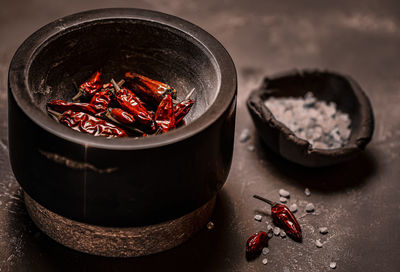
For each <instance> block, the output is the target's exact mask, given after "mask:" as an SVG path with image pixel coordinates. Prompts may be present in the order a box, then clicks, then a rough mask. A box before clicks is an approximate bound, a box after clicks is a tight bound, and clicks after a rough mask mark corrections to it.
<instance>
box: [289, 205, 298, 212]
mask: <svg viewBox="0 0 400 272" xmlns="http://www.w3.org/2000/svg"><path fill="white" fill-rule="evenodd" d="M289 210H290V211H291V212H292V213H295V212H297V205H296V204H292V205H290V207H289Z"/></svg>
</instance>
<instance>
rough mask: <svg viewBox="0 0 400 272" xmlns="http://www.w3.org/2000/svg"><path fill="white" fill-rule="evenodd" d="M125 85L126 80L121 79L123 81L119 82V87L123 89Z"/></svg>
mask: <svg viewBox="0 0 400 272" xmlns="http://www.w3.org/2000/svg"><path fill="white" fill-rule="evenodd" d="M124 83H125V80H123V79H121V80H120V81H119V82H118V84H117V85H118V87H120V88H121V86H122V85H124Z"/></svg>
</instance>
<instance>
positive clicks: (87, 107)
mask: <svg viewBox="0 0 400 272" xmlns="http://www.w3.org/2000/svg"><path fill="white" fill-rule="evenodd" d="M47 106H48V107H49V108H50V109H53V110H55V111H58V112H64V111H68V110H72V111H82V112H86V113H90V114H93V115H95V114H96V113H98V111H97V109H96V108H95V107H94V105H92V104H90V103H77V102H68V101H64V100H60V99H58V100H53V101H50V102H47Z"/></svg>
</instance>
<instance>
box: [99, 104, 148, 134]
mask: <svg viewBox="0 0 400 272" xmlns="http://www.w3.org/2000/svg"><path fill="white" fill-rule="evenodd" d="M104 117H105V118H107V119H108V120H110V121H112V122H114V123H116V124H117V125H118V126H120V127H122V128H123V129H125V130H126V131H127V132H129V133H130V134H132V135H134V136H142V137H145V136H147V134H146V133H144V132H143V131H141V130H140V129H138V128H136V127H134V126H133V125H134V124H135V122H136V121H135V118H134V117H133V115H132V114H130V113H128V112H126V111H124V110H122V109H119V108H108V110H107V112H106V113H105V114H104Z"/></svg>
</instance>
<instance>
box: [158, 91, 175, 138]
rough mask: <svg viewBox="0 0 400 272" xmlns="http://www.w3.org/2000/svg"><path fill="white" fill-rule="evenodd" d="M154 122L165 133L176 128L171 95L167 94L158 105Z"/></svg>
mask: <svg viewBox="0 0 400 272" xmlns="http://www.w3.org/2000/svg"><path fill="white" fill-rule="evenodd" d="M154 120H155V121H156V123H157V126H158V127H160V128H161V129H162V132H163V133H165V132H167V131H169V130H171V129H173V128H175V114H174V104H173V103H172V97H171V95H170V94H167V95H166V96H165V97H164V99H163V100H162V101H161V102H160V105H158V108H157V111H156V116H155V117H154Z"/></svg>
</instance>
